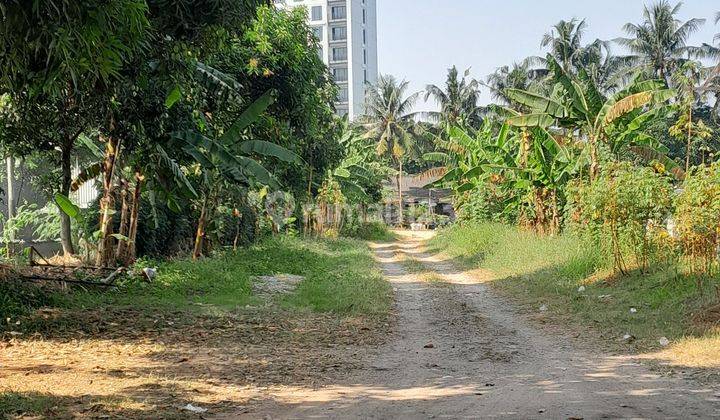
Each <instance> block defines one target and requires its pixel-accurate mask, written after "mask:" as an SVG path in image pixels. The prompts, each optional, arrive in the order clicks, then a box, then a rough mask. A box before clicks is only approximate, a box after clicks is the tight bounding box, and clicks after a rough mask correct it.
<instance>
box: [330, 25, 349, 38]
mask: <svg viewBox="0 0 720 420" xmlns="http://www.w3.org/2000/svg"><path fill="white" fill-rule="evenodd" d="M345 39H347V28H346V27H345V26H336V27H334V28H332V40H333V41H342V40H345Z"/></svg>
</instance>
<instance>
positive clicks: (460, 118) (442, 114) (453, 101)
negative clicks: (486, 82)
mask: <svg viewBox="0 0 720 420" xmlns="http://www.w3.org/2000/svg"><path fill="white" fill-rule="evenodd" d="M469 77H470V69H467V70H465V73H464V74H463V76H462V77H460V72H459V71H458V69H457V67H455V66H452V68H450V69H448V75H447V81H446V82H445V88H444V89H443V88H441V87H438V86H436V85H428V86H427V87H426V88H425V101H427V100H428V99H429V98H430V97H432V98H433V99H434V100H435V102H437V103H438V105H440V111H439V112H438V111H435V112H428V113H427V115H429V116H430V117H431V118H432V119H433V120H435V121H439V122H441V123H443V124H445V125H449V126H453V125H457V124H464V125H465V124H466V125H469V126H473V127H476V126H477V125H478V124H479V122H480V119H481V118H480V108H479V107H478V96H479V95H480V90H479V83H478V82H477V80H474V79H471V78H469Z"/></svg>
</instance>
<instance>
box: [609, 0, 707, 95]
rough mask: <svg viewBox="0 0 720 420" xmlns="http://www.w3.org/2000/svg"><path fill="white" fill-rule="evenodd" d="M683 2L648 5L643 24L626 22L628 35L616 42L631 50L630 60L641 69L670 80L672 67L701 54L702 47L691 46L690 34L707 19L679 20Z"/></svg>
mask: <svg viewBox="0 0 720 420" xmlns="http://www.w3.org/2000/svg"><path fill="white" fill-rule="evenodd" d="M681 6H682V3H678V4H676V5H675V6H672V5H671V4H670V3H669V2H668V1H667V0H660V1H659V2H657V3H655V4H653V5H651V6H645V9H644V12H643V16H644V20H643V22H642V23H639V24H635V23H627V24H626V25H625V26H624V27H623V30H624V31H625V32H626V33H627V34H628V38H618V39H617V40H616V41H617V42H618V43H619V44H620V45H623V46H625V47H626V48H628V49H629V50H630V52H631V53H632V55H630V56H628V57H627V58H628V59H630V60H631V61H633V62H634V63H635V65H636V66H638V67H639V68H641V69H644V70H647V71H648V72H649V73H652V75H653V77H659V78H661V79H663V80H665V81H666V82H668V83H670V75H671V74H672V72H673V70H675V69H677V68H679V66H680V64H681V63H683V62H685V61H687V60H688V59H689V58H692V57H698V56H701V55H702V51H703V50H702V48H700V47H694V46H690V45H688V44H687V43H688V40H689V38H690V36H691V35H692V34H693V33H695V32H697V31H698V30H699V29H700V27H701V26H702V25H703V24H704V23H705V19H697V18H693V19H690V20H688V21H685V22H683V21H681V20H679V19H677V17H676V16H677V14H678V12H679V11H680V7H681Z"/></svg>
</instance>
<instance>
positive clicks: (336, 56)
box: [332, 47, 348, 61]
mask: <svg viewBox="0 0 720 420" xmlns="http://www.w3.org/2000/svg"><path fill="white" fill-rule="evenodd" d="M332 58H333V61H347V59H348V57H347V48H346V47H338V48H333V49H332Z"/></svg>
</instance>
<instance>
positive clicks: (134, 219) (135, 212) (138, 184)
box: [124, 170, 145, 265]
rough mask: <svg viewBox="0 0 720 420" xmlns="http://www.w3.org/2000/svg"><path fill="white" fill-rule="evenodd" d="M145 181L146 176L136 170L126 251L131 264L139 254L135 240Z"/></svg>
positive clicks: (127, 263)
mask: <svg viewBox="0 0 720 420" xmlns="http://www.w3.org/2000/svg"><path fill="white" fill-rule="evenodd" d="M144 181H145V177H144V176H143V174H142V173H140V171H139V170H136V171H135V191H134V192H133V199H132V209H131V210H130V228H129V230H128V248H127V252H126V253H125V257H124V260H125V264H126V265H129V264H132V263H133V262H135V257H136V255H137V247H136V245H135V243H136V242H135V241H136V240H137V229H138V219H139V218H140V200H141V199H142V186H143V182H144Z"/></svg>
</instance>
